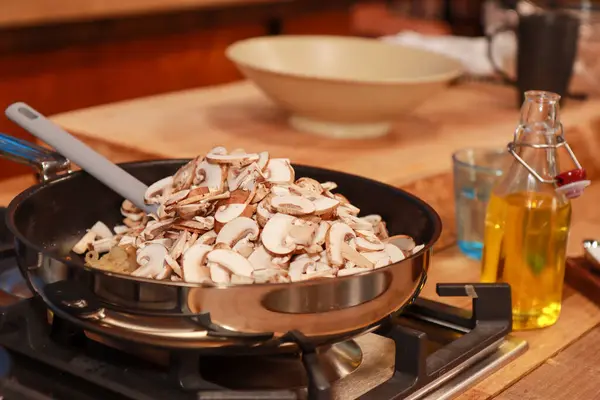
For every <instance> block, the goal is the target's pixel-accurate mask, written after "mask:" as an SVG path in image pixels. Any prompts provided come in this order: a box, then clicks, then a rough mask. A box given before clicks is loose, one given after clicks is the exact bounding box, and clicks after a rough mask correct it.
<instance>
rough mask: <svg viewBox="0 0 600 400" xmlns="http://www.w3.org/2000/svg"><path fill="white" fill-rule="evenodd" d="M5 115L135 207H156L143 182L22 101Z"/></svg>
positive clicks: (144, 208)
mask: <svg viewBox="0 0 600 400" xmlns="http://www.w3.org/2000/svg"><path fill="white" fill-rule="evenodd" d="M6 116H7V117H8V119H10V120H11V121H13V122H14V123H16V124H17V125H19V126H20V127H21V128H23V129H25V130H26V131H28V132H29V133H31V134H32V135H33V136H35V137H37V138H38V139H40V140H43V141H44V142H46V143H48V144H49V145H50V146H52V147H54V149H56V150H57V151H58V152H59V153H60V154H62V155H63V156H65V157H67V158H68V159H69V160H71V161H73V162H74V163H75V164H77V165H79V166H80V167H81V168H82V169H83V170H85V171H86V172H87V173H89V174H90V175H92V176H93V177H95V178H96V179H98V180H99V181H101V182H102V183H104V184H105V185H106V186H108V187H109V188H111V189H112V190H114V191H115V192H117V193H118V194H120V195H121V196H123V197H124V198H126V199H128V200H130V201H131V202H132V203H133V204H135V205H136V206H137V207H138V208H141V209H143V210H145V211H146V212H154V211H155V207H154V206H148V205H147V204H145V202H144V193H145V192H146V189H147V188H148V187H147V186H146V185H145V184H144V183H142V182H140V181H139V180H138V179H137V178H135V177H133V176H132V175H130V174H129V173H127V172H126V171H124V170H123V169H122V168H120V167H119V166H117V165H115V164H113V163H112V162H110V161H109V160H108V159H106V158H105V157H103V156H102V155H100V154H98V153H97V152H95V151H94V150H92V149H91V148H89V147H88V146H87V145H85V144H84V143H83V142H81V141H80V140H78V139H76V138H75V137H73V136H72V135H70V134H69V133H67V132H66V131H65V130H64V129H62V128H60V127H59V126H58V125H56V124H54V123H53V122H51V121H50V120H49V119H47V118H46V117H44V116H43V115H42V114H40V113H39V112H37V111H36V110H34V109H33V108H32V107H30V106H28V105H27V104H25V103H21V102H18V103H14V104H11V105H10V106H8V108H7V109H6Z"/></svg>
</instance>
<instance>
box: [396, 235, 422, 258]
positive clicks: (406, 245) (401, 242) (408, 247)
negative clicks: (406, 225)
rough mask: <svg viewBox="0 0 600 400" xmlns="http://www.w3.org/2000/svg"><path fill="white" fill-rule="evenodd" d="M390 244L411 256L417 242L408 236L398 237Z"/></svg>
mask: <svg viewBox="0 0 600 400" xmlns="http://www.w3.org/2000/svg"><path fill="white" fill-rule="evenodd" d="M390 243H391V244H393V245H394V246H396V247H398V248H399V249H400V250H402V251H403V252H404V255H410V254H411V252H412V251H413V250H414V248H415V246H416V243H415V240H414V239H413V238H411V237H410V236H407V235H396V236H394V237H392V238H391V239H390Z"/></svg>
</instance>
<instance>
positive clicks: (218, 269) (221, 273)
mask: <svg viewBox="0 0 600 400" xmlns="http://www.w3.org/2000/svg"><path fill="white" fill-rule="evenodd" d="M208 269H209V271H210V279H212V281H213V282H215V283H229V282H230V281H231V277H230V273H229V271H228V270H227V269H226V268H223V267H222V266H220V265H219V264H215V263H208Z"/></svg>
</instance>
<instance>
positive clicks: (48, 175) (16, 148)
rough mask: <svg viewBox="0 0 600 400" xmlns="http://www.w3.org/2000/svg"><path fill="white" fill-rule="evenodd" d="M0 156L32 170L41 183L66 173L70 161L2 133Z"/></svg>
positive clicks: (0, 137) (55, 153)
mask: <svg viewBox="0 0 600 400" xmlns="http://www.w3.org/2000/svg"><path fill="white" fill-rule="evenodd" d="M0 155H1V156H2V157H4V158H7V159H9V160H11V161H15V162H18V163H20V164H25V165H28V166H29V167H31V168H33V169H34V170H35V171H36V172H37V174H38V179H39V180H40V181H41V182H46V181H48V180H50V179H52V178H54V177H56V176H58V175H60V174H61V173H62V172H68V171H69V170H70V167H71V163H70V161H69V160H67V159H66V158H64V157H63V156H61V155H60V154H58V153H57V152H55V151H52V150H48V149H45V148H43V147H41V146H38V145H36V144H34V143H31V142H28V141H26V140H21V139H17V138H14V137H12V136H9V135H6V134H4V133H0Z"/></svg>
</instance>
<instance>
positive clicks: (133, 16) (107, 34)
mask: <svg viewBox="0 0 600 400" xmlns="http://www.w3.org/2000/svg"><path fill="white" fill-rule="evenodd" d="M1 3H2V4H1V5H0V103H1V104H4V105H5V106H6V105H8V104H10V103H11V102H14V101H15V100H21V101H25V102H27V103H29V104H32V105H35V107H36V108H37V109H38V110H40V111H41V112H43V113H45V114H46V115H51V114H54V113H58V112H64V111H68V110H72V109H79V108H83V107H88V106H93V105H97V104H103V103H109V102H114V101H119V100H125V99H131V98H136V97H141V96H147V95H152V94H157V93H164V92H169V91H174V90H180V89H186V88H190V87H197V86H206V85H215V84H220V83H224V82H230V81H234V80H238V79H241V75H240V73H239V72H238V71H237V70H236V68H235V67H234V65H233V64H232V63H231V62H229V61H228V60H227V59H226V57H225V52H224V50H225V48H226V47H227V46H228V45H230V44H231V43H233V42H235V41H237V40H240V39H244V38H248V37H253V36H259V35H265V34H315V33H322V34H341V35H355V36H364V37H378V36H383V35H391V34H395V33H398V32H400V31H404V30H415V31H419V32H423V33H430V34H447V33H453V34H456V35H465V36H477V35H481V34H482V32H483V31H482V22H481V21H482V15H483V9H484V3H486V2H485V1H483V0H395V1H355V0H328V1H322V0H294V1H278V0H171V1H168V2H162V1H157V0H130V1H120V0H104V1H101V0H62V1H58V0H54V1H48V0H3V1H2V2H1ZM0 131H2V132H5V133H9V134H11V135H16V136H19V137H23V138H29V136H28V135H27V134H26V133H25V132H24V131H20V130H19V129H18V128H15V127H14V124H11V123H9V121H7V120H6V119H1V120H0ZM26 172H28V170H27V169H25V168H23V167H20V166H17V165H15V163H8V162H5V161H1V162H0V178H3V177H8V176H13V175H16V174H20V173H26Z"/></svg>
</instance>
